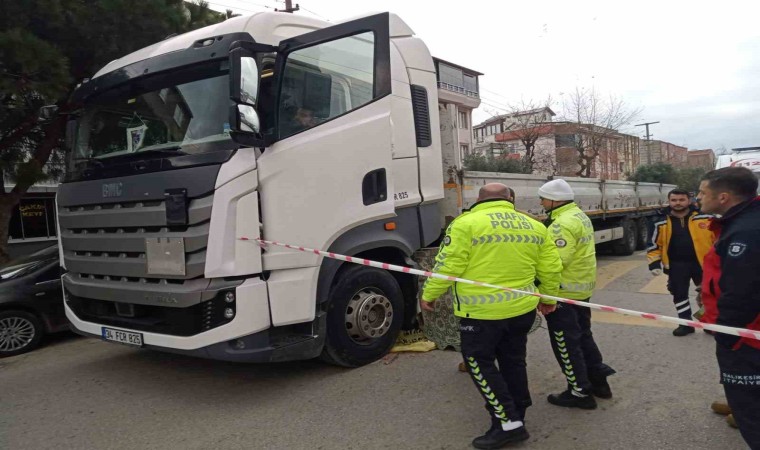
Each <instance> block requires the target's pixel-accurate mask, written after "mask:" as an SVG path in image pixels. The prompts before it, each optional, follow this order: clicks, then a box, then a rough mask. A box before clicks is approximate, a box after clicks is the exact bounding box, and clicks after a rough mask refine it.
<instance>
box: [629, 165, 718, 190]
mask: <svg viewBox="0 0 760 450" xmlns="http://www.w3.org/2000/svg"><path fill="white" fill-rule="evenodd" d="M707 170H708V169H706V168H703V167H682V168H676V167H673V166H672V165H670V164H668V163H664V162H658V163H654V164H649V165H643V166H639V167H638V168H637V169H636V172H634V173H633V174H632V175H631V176H629V177H628V180H629V181H639V182H644V183H663V184H675V185H676V186H678V187H679V188H681V189H686V190H687V191H691V192H696V191H698V190H699V182H700V180H701V179H702V176H703V175H704V174H705V172H707Z"/></svg>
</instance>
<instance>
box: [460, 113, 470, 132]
mask: <svg viewBox="0 0 760 450" xmlns="http://www.w3.org/2000/svg"><path fill="white" fill-rule="evenodd" d="M459 128H465V129H466V128H469V127H468V124H467V111H459Z"/></svg>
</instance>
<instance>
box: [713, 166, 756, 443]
mask: <svg viewBox="0 0 760 450" xmlns="http://www.w3.org/2000/svg"><path fill="white" fill-rule="evenodd" d="M757 186H758V180H757V177H756V176H755V174H754V173H752V172H751V171H750V170H749V169H747V168H745V167H725V168H723V169H718V170H713V171H711V172H708V173H707V174H705V176H704V177H703V178H702V182H701V184H700V186H699V196H698V199H699V202H700V203H701V205H702V211H703V212H705V213H708V214H720V215H721V217H720V218H719V219H714V220H713V221H712V224H711V226H710V229H711V230H713V232H714V233H715V236H716V239H717V240H716V242H715V245H714V246H713V248H712V249H710V251H709V252H708V253H707V255H706V256H705V259H704V276H703V278H702V302H703V303H704V306H705V314H704V316H703V317H702V321H703V322H707V323H715V324H718V325H726V326H730V327H738V328H749V329H751V330H760V276H758V274H760V197H759V196H757ZM714 335H715V342H716V344H717V345H716V354H717V357H718V366H719V367H720V377H721V383H722V384H723V389H724V391H725V392H726V399H727V400H728V404H729V406H730V407H731V411H732V412H733V415H734V419H735V420H736V423H737V424H738V425H739V430H740V431H741V433H742V437H743V438H744V440H745V441H747V444H749V446H750V448H752V449H753V450H760V427H758V424H760V341H758V340H754V339H750V338H746V337H742V338H740V337H738V336H733V335H730V334H724V333H715V334H714Z"/></svg>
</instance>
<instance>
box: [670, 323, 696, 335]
mask: <svg viewBox="0 0 760 450" xmlns="http://www.w3.org/2000/svg"><path fill="white" fill-rule="evenodd" d="M693 332H694V328H693V327H687V326H686V325H678V328H676V329H675V330H673V336H678V337H681V336H686V335H687V334H691V333H693Z"/></svg>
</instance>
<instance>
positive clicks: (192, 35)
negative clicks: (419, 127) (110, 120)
mask: <svg viewBox="0 0 760 450" xmlns="http://www.w3.org/2000/svg"><path fill="white" fill-rule="evenodd" d="M369 15H372V14H367V15H363V16H362V17H366V16H369ZM358 18H359V17H353V18H350V19H346V20H345V21H340V22H334V23H333V22H326V21H324V20H319V19H314V18H311V17H305V16H300V15H296V14H288V13H280V12H260V13H254V14H252V15H247V16H239V17H233V18H231V19H227V20H225V21H224V22H220V23H218V24H215V25H209V26H207V27H203V28H199V29H197V30H194V31H189V32H187V33H184V34H181V35H178V36H173V37H171V38H167V39H165V40H163V41H161V42H158V43H155V44H153V45H150V46H148V47H145V48H142V49H140V50H137V51H135V52H133V53H130V54H128V55H126V56H124V57H122V58H119V59H116V60H114V61H111V62H110V63H108V64H107V65H106V66H104V67H103V68H102V69H100V70H99V71H98V72H97V73H96V74H95V75H94V76H93V78H97V77H99V76H101V75H104V74H106V73H110V72H112V71H114V70H117V69H120V68H122V67H125V66H128V65H130V64H133V63H136V62H139V61H143V60H146V59H149V58H152V57H155V56H159V55H164V54H167V53H171V52H176V51H181V50H185V49H188V48H190V47H191V46H193V45H194V44H195V43H196V42H199V41H201V42H202V41H204V40H207V39H211V38H215V37H217V36H221V35H226V34H232V33H241V32H242V33H248V34H250V35H251V36H252V37H253V39H255V40H256V42H259V43H262V44H268V45H277V44H279V43H280V41H282V40H284V39H289V38H292V37H294V36H298V35H301V34H304V33H308V32H311V31H315V30H319V29H322V28H326V27H329V26H333V25H337V24H339V23H342V22H347V21H350V20H355V19H358ZM413 35H414V31H413V30H412V29H411V28H410V27H409V26H408V25H407V24H406V23H405V22H404V21H403V20H402V19H401V18H399V17H398V16H397V15H395V14H390V37H391V38H394V37H404V36H413Z"/></svg>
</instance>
